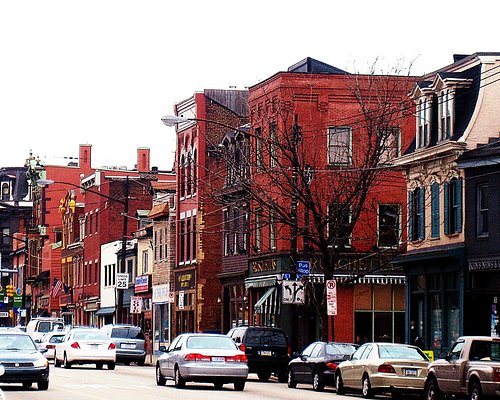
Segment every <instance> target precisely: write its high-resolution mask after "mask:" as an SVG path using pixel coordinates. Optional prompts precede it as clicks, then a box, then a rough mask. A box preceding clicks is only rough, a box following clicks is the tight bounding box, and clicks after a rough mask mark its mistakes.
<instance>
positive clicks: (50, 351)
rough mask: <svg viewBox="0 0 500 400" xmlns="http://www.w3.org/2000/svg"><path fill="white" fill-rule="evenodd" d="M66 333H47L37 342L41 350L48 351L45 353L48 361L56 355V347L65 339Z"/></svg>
mask: <svg viewBox="0 0 500 400" xmlns="http://www.w3.org/2000/svg"><path fill="white" fill-rule="evenodd" d="M64 335H65V334H64V332H61V331H55V332H47V333H46V334H45V335H43V336H42V338H41V339H40V340H35V343H36V344H37V345H38V348H39V349H40V350H42V349H46V350H47V351H46V352H45V353H44V355H45V358H47V360H52V359H54V357H55V354H56V346H57V344H58V343H61V341H62V340H63V338H64Z"/></svg>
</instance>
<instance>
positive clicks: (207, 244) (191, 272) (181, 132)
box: [173, 90, 247, 336]
mask: <svg viewBox="0 0 500 400" xmlns="http://www.w3.org/2000/svg"><path fill="white" fill-rule="evenodd" d="M246 99H247V92H246V91H238V90H204V91H203V92H199V93H195V94H194V95H193V96H192V97H190V98H188V99H186V100H184V101H182V102H180V103H178V104H176V105H175V114H176V115H177V116H184V117H188V118H191V120H189V121H187V122H183V123H180V124H178V125H177V129H176V133H177V150H176V163H175V165H176V175H177V178H178V179H177V201H176V212H177V227H176V232H177V244H176V265H175V269H174V271H173V275H174V288H173V289H174V291H175V303H174V307H173V317H174V321H173V334H174V336H175V335H177V334H179V333H182V332H188V331H200V332H201V331H219V332H220V331H221V327H222V325H221V324H222V321H221V314H222V313H221V303H220V302H221V293H222V290H221V284H220V281H219V278H218V274H219V273H220V272H221V258H222V246H221V239H222V233H221V232H222V230H221V221H222V215H221V212H220V205H218V204H216V202H215V201H214V198H213V191H214V190H215V189H217V188H220V187H221V186H222V181H221V177H220V176H217V175H218V174H217V173H215V174H211V173H210V172H214V171H221V161H220V159H219V149H218V145H219V144H220V143H221V142H222V138H223V137H224V135H225V133H226V132H227V131H228V130H229V128H225V127H224V125H225V126H227V127H237V126H240V125H241V124H242V123H244V122H246V115H247V114H246V110H247V102H246ZM209 121H216V122H217V123H210V122H209Z"/></svg>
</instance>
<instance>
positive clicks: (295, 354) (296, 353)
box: [292, 351, 300, 358]
mask: <svg viewBox="0 0 500 400" xmlns="http://www.w3.org/2000/svg"><path fill="white" fill-rule="evenodd" d="M292 357H293V358H297V357H300V353H298V352H296V351H294V352H293V353H292Z"/></svg>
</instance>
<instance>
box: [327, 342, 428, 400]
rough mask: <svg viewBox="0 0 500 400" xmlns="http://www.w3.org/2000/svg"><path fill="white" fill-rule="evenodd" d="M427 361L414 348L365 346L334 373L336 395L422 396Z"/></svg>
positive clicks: (396, 344) (369, 344)
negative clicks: (358, 391) (381, 393)
mask: <svg viewBox="0 0 500 400" xmlns="http://www.w3.org/2000/svg"><path fill="white" fill-rule="evenodd" d="M428 365H429V359H428V358H427V357H426V355H425V354H424V353H423V352H422V350H420V349H419V348H418V347H416V346H411V345H407V344H398V343H365V344H363V345H362V346H360V347H359V348H358V349H357V350H356V351H355V352H354V353H353V354H352V356H351V357H350V359H349V360H347V361H343V362H341V363H340V364H339V365H338V366H337V371H336V372H335V387H336V390H337V394H340V395H342V394H345V392H346V390H348V389H349V390H361V392H362V394H363V397H364V398H371V397H373V395H374V394H375V393H380V392H390V393H392V395H393V396H394V397H398V396H399V395H400V394H401V393H402V392H415V393H419V394H422V393H423V390H424V383H425V378H426V376H427V367H428Z"/></svg>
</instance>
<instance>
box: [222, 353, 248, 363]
mask: <svg viewBox="0 0 500 400" xmlns="http://www.w3.org/2000/svg"><path fill="white" fill-rule="evenodd" d="M226 362H248V357H247V355H246V354H236V355H235V356H232V357H226Z"/></svg>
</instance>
